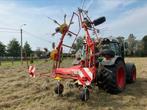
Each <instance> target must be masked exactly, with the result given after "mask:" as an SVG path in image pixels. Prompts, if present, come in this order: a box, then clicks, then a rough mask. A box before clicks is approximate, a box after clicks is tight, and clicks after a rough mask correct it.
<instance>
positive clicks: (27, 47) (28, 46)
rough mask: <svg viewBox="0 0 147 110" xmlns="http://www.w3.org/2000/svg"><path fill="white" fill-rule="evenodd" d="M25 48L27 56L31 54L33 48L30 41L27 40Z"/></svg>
mask: <svg viewBox="0 0 147 110" xmlns="http://www.w3.org/2000/svg"><path fill="white" fill-rule="evenodd" d="M23 49H24V53H25V55H26V56H27V57H28V56H30V55H31V53H32V49H31V46H30V45H29V44H28V42H25V44H24V48H23Z"/></svg>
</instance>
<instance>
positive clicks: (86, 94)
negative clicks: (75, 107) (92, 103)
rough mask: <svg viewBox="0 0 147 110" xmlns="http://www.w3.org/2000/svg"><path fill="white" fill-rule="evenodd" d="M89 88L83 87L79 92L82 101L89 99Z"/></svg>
mask: <svg viewBox="0 0 147 110" xmlns="http://www.w3.org/2000/svg"><path fill="white" fill-rule="evenodd" d="M89 95H90V93H89V89H88V88H84V89H83V90H82V91H81V92H80V99H81V100H82V101H87V100H88V99H89Z"/></svg>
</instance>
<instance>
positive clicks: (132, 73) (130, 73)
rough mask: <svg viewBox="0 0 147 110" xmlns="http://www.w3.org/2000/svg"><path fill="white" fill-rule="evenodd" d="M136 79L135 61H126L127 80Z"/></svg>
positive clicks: (129, 81)
mask: <svg viewBox="0 0 147 110" xmlns="http://www.w3.org/2000/svg"><path fill="white" fill-rule="evenodd" d="M135 81H136V66H135V65H134V64H133V63H126V82H127V83H133V82H135Z"/></svg>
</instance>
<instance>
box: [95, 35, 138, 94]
mask: <svg viewBox="0 0 147 110" xmlns="http://www.w3.org/2000/svg"><path fill="white" fill-rule="evenodd" d="M125 45H126V43H125ZM124 47H125V48H126V47H127V46H124V45H123V44H121V43H119V42H118V41H117V40H116V39H108V38H103V39H101V46H99V48H98V49H95V51H97V50H99V51H101V55H102V56H103V60H101V59H100V57H98V60H99V61H98V62H100V60H101V63H100V64H99V65H97V66H98V72H97V79H96V81H97V84H98V86H99V87H100V88H102V89H104V90H105V91H107V92H108V93H111V94H117V93H120V92H122V91H123V90H124V89H125V86H126V83H133V82H135V80H136V66H135V64H133V63H125V59H124ZM96 53H97V52H96ZM101 67H104V69H101Z"/></svg>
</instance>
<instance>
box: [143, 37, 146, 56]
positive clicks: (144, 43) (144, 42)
mask: <svg viewBox="0 0 147 110" xmlns="http://www.w3.org/2000/svg"><path fill="white" fill-rule="evenodd" d="M142 43H143V53H144V55H145V56H147V35H145V36H144V37H143V39H142Z"/></svg>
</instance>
